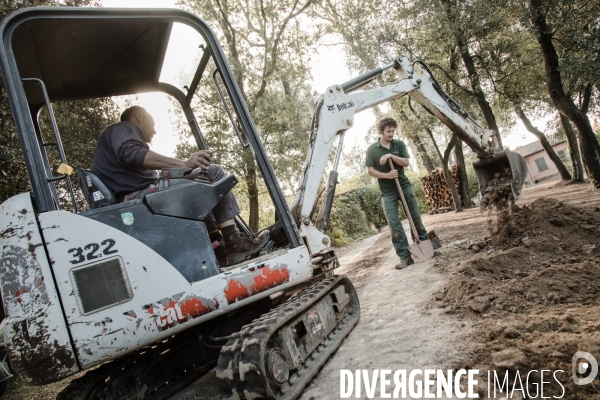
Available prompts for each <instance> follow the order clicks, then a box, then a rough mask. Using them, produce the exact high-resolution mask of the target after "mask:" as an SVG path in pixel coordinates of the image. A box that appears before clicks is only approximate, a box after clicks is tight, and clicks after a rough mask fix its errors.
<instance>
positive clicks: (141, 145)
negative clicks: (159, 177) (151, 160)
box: [92, 121, 156, 202]
mask: <svg viewBox="0 0 600 400" xmlns="http://www.w3.org/2000/svg"><path fill="white" fill-rule="evenodd" d="M149 150H150V149H149V147H148V144H147V143H146V141H145V140H144V137H143V136H142V132H141V131H140V130H139V128H138V127H137V126H135V125H134V124H133V123H131V122H128V121H125V122H118V123H116V124H113V125H110V126H109V127H108V128H106V129H105V130H104V132H102V134H101V135H100V137H99V138H98V144H97V145H96V150H95V152H94V164H93V166H92V171H94V172H95V173H96V174H97V175H98V176H99V177H100V179H102V181H103V182H104V183H105V184H106V185H107V186H108V187H109V188H111V189H112V191H113V192H114V193H115V196H116V198H117V201H118V202H120V201H122V200H123V198H124V197H125V195H126V194H128V193H131V192H135V191H137V190H141V189H145V188H147V187H148V186H150V185H151V184H152V183H154V182H155V181H156V171H155V170H152V169H145V168H144V158H145V157H146V153H148V151H149Z"/></svg>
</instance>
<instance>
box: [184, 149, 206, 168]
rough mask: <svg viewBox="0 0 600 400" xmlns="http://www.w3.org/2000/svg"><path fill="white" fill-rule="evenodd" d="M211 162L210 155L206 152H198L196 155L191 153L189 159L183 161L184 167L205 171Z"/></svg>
mask: <svg viewBox="0 0 600 400" xmlns="http://www.w3.org/2000/svg"><path fill="white" fill-rule="evenodd" d="M211 160H212V155H211V153H210V151H208V150H200V151H199V152H197V153H193V154H192V155H191V156H190V158H189V159H187V160H186V161H185V165H186V167H190V168H193V169H195V168H202V169H204V170H207V169H208V167H209V166H210V161H211Z"/></svg>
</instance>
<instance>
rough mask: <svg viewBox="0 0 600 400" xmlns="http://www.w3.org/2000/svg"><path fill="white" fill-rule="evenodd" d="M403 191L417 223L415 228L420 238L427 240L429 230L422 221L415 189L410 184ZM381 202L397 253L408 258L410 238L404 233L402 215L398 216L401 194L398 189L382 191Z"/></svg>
mask: <svg viewBox="0 0 600 400" xmlns="http://www.w3.org/2000/svg"><path fill="white" fill-rule="evenodd" d="M402 192H403V193H404V198H405V199H406V204H407V205H408V209H409V210H410V215H411V216H412V218H413V222H414V223H415V228H416V229H417V234H418V235H419V239H420V240H427V239H428V237H427V230H425V226H423V221H421V214H420V213H419V203H418V202H417V198H416V196H415V192H413V189H412V187H410V186H409V187H407V188H402ZM381 203H382V204H383V212H384V213H385V218H386V219H387V221H388V225H389V227H390V232H391V233H392V243H393V244H394V248H395V249H396V254H398V257H400V258H406V257H408V256H410V252H409V251H408V240H407V238H406V234H405V233H404V228H403V227H402V222H401V221H400V217H399V216H398V206H399V205H400V206H402V199H401V198H400V194H399V193H398V191H394V192H393V193H385V194H383V193H382V194H381ZM411 234H412V232H411Z"/></svg>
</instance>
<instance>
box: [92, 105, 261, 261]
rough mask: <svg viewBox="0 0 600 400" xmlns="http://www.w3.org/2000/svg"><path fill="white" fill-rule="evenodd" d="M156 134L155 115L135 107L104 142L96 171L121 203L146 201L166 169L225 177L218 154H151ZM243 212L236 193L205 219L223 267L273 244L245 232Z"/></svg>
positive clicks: (98, 146) (104, 134)
mask: <svg viewBox="0 0 600 400" xmlns="http://www.w3.org/2000/svg"><path fill="white" fill-rule="evenodd" d="M155 134H156V131H155V129H154V118H153V117H152V115H150V113H148V112H147V111H146V110H145V109H144V108H142V107H140V106H133V107H130V108H128V109H126V110H125V111H123V114H121V122H117V123H116V124H112V125H110V126H109V127H108V128H106V129H105V130H104V132H102V134H101V135H100V137H99V138H98V143H97V144H96V150H95V152H94V163H93V166H92V171H93V172H95V173H96V174H97V175H98V176H99V177H100V179H102V181H103V182H104V183H105V184H106V185H107V186H108V187H109V188H110V189H111V190H112V191H113V192H114V193H115V195H116V197H117V201H119V202H122V201H124V200H125V201H129V200H132V199H141V198H143V197H144V196H145V195H146V194H148V193H150V191H151V189H150V185H152V184H155V183H157V178H158V176H157V171H156V170H158V169H162V168H192V169H196V168H200V169H201V170H204V171H206V172H207V174H208V180H209V181H210V182H211V183H212V182H217V181H219V180H221V179H223V178H224V177H225V172H224V171H223V167H221V166H220V165H215V164H211V160H212V154H211V152H210V151H208V150H200V151H198V152H196V153H193V154H192V155H191V156H190V158H189V159H187V160H178V159H176V158H171V157H166V156H163V155H160V154H158V153H156V152H154V151H152V150H150V148H149V147H148V144H149V143H150V142H151V141H152V137H154V135H155ZM182 181H184V180H182ZM172 182H173V183H175V181H172ZM185 182H186V183H190V184H192V181H188V180H185ZM175 184H176V183H175ZM239 213H240V208H239V206H238V203H237V201H236V199H235V197H234V195H233V193H232V192H231V191H230V192H229V193H227V195H225V197H224V198H223V199H222V200H221V201H220V202H219V203H218V204H217V205H216V206H215V207H214V208H213V210H212V212H211V213H210V214H208V215H207V216H206V218H205V219H204V223H205V224H206V227H207V229H208V232H209V236H210V240H211V242H215V241H217V242H218V243H219V246H218V247H216V248H215V255H216V257H217V260H218V262H219V266H220V267H221V268H222V267H225V266H227V265H228V264H229V265H234V264H238V263H240V262H242V261H244V260H245V259H247V258H249V257H251V256H254V255H256V254H258V253H259V252H260V250H261V249H262V248H263V247H264V246H265V245H266V244H267V241H268V239H269V232H268V231H263V232H261V234H260V235H258V237H257V238H252V237H250V236H248V235H247V234H246V233H245V232H240V231H239V230H238V229H237V228H236V226H235V221H234V217H235V216H236V215H238V214H239Z"/></svg>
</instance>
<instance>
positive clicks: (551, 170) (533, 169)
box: [525, 142, 571, 183]
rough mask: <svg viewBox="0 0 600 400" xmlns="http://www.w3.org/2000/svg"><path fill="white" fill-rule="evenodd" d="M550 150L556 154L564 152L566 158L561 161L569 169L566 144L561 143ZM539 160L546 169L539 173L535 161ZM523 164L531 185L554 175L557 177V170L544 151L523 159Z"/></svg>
mask: <svg viewBox="0 0 600 400" xmlns="http://www.w3.org/2000/svg"><path fill="white" fill-rule="evenodd" d="M552 148H553V149H554V151H555V152H556V153H558V152H559V151H561V150H564V154H565V157H566V158H564V159H563V163H564V164H565V166H567V167H569V165H570V162H571V161H570V159H569V149H568V146H567V143H566V142H563V143H560V144H557V145H556V146H553V147H552ZM539 158H542V159H543V160H544V162H545V163H546V166H547V167H548V169H546V170H544V171H540V168H539V165H538V163H536V161H535V160H537V159H539ZM525 162H526V163H527V169H528V174H527V175H528V177H529V181H530V182H531V183H535V182H536V181H540V180H544V179H547V178H550V177H552V176H554V175H558V169H557V168H556V166H555V165H554V163H553V162H552V160H550V157H548V153H546V151H544V150H542V151H539V152H537V153H535V154H531V155H529V156H527V157H525Z"/></svg>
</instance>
